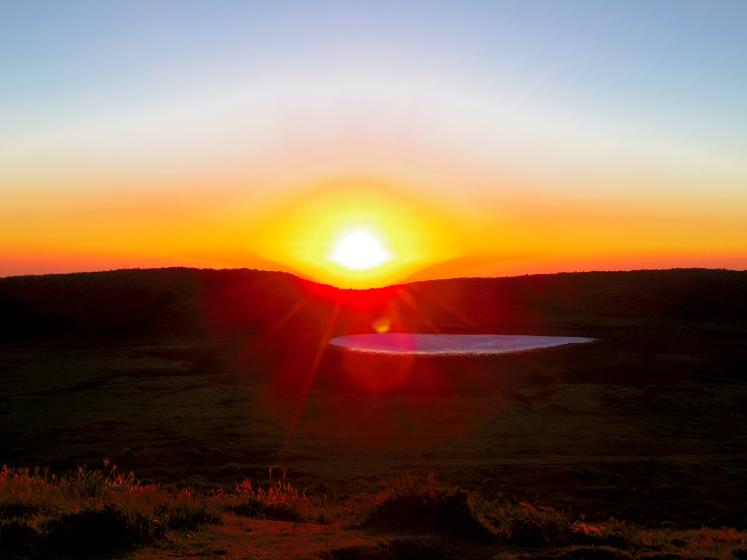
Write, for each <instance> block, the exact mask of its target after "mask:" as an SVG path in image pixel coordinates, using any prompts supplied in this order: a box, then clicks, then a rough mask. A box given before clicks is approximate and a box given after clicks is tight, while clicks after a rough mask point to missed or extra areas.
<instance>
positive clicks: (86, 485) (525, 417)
mask: <svg viewBox="0 0 747 560" xmlns="http://www.w3.org/2000/svg"><path fill="white" fill-rule="evenodd" d="M0 318H1V319H2V320H1V321H0V464H7V465H9V467H8V468H7V469H5V470H4V471H3V473H2V490H1V493H2V496H0V517H1V518H2V522H1V528H2V531H1V532H0V558H2V559H3V560H4V559H5V558H6V557H8V558H14V557H21V558H23V557H31V558H34V557H35V558H45V557H54V556H55V555H56V556H57V557H60V558H77V557H83V556H85V555H88V557H93V558H100V557H104V558H106V557H111V556H112V555H126V556H130V557H133V558H138V559H143V560H144V559H151V558H159V559H160V558H183V557H189V556H192V557H214V556H221V557H224V558H247V557H249V558H255V559H256V558H267V559H270V558H272V559H280V558H287V559H290V558H317V557H321V558H327V559H330V558H332V559H336V560H344V559H376V558H385V559H397V558H414V559H417V558H457V559H461V558H493V557H498V558H500V557H527V558H558V557H560V558H641V557H658V558H660V559H662V560H663V559H665V558H683V557H684V558H695V557H698V558H703V557H713V558H723V559H726V558H730V559H732V558H733V559H734V560H736V559H739V558H744V557H746V556H747V554H746V553H745V552H744V549H745V543H744V531H745V530H747V369H745V367H744V364H745V363H747V344H745V340H747V273H745V272H733V271H713V270H711V271H709V270H674V271H638V272H625V273H583V274H560V275H544V276H529V277H521V278H505V279H460V280H444V281H435V282H421V283H414V284H408V285H404V286H397V287H392V288H385V289H379V290H368V291H362V292H356V291H346V290H337V289H334V288H330V287H327V286H319V285H317V284H313V283H310V282H307V281H304V280H301V279H299V278H296V277H293V276H291V275H288V274H281V273H270V272H258V271H248V270H228V271H209V270H189V269H166V270H130V271H114V272H106V273H92V274H72V275H52V276H41V277H18V278H6V279H0ZM381 324H388V325H389V326H390V328H391V330H392V331H414V332H488V333H502V334H511V333H515V334H538V335H553V334H557V335H569V336H573V335H578V336H588V337H593V338H595V339H597V340H596V342H594V343H591V344H585V345H576V346H568V347H559V348H555V349H550V350H544V351H537V352H528V353H523V354H515V355H505V356H492V357H491V356H483V357H471V358H463V357H462V358H458V357H439V358H427V357H425V358H406V357H396V358H393V357H386V356H371V355H363V354H355V353H348V352H344V351H340V350H335V349H332V348H330V347H328V346H327V340H328V339H329V338H331V337H332V336H335V335H337V334H349V333H365V332H372V330H373V329H374V327H375V326H378V325H381ZM101 457H111V458H112V461H113V462H115V463H116V464H117V465H119V466H120V469H119V470H113V468H112V467H111V466H107V467H106V468H104V469H100V470H97V469H93V470H87V469H84V470H82V471H78V470H77V466H78V465H86V464H87V465H96V464H100V460H101ZM28 465H42V466H45V467H46V466H48V467H49V468H50V469H51V470H50V471H49V472H48V473H47V472H45V471H35V472H34V471H32V472H29V471H23V470H22V469H23V468H24V467H25V466H28ZM268 468H271V469H272V476H271V477H270V476H268V474H269V472H268ZM130 471H133V472H136V473H138V475H139V476H140V477H142V478H141V480H140V481H137V480H135V478H134V477H132V476H131V475H129V474H126V473H129V472H130ZM123 472H124V473H125V474H122V473H123ZM51 473H56V477H53V475H52V474H51ZM64 473H69V474H64ZM403 473H411V474H410V475H408V476H402V475H403ZM429 473H437V478H438V480H435V479H433V478H429ZM279 476H280V478H281V479H282V482H281V483H278V482H277V479H278V477H279ZM246 480H252V481H255V484H249V483H247V482H245V481H246ZM273 480H274V481H273ZM256 481H260V482H259V484H257V483H256ZM393 481H394V482H393ZM297 489H302V491H300V490H297Z"/></svg>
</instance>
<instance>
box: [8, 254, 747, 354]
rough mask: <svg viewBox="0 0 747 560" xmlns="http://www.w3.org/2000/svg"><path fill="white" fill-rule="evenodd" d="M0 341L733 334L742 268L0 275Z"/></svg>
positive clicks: (743, 295) (746, 287)
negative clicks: (435, 276) (403, 276)
mask: <svg viewBox="0 0 747 560" xmlns="http://www.w3.org/2000/svg"><path fill="white" fill-rule="evenodd" d="M0 309H2V312H3V313H2V315H3V321H2V323H1V324H0V335H2V338H3V339H4V340H6V341H8V340H14V339H29V338H32V339H33V338H38V337H50V336H52V337H55V336H81V335H86V336H138V335H148V336H151V335H159V336H170V335H174V336H177V335H184V334H196V335H197V334H205V333H209V332H215V331H217V332H220V333H228V332H262V331H265V330H267V329H283V330H288V331H295V332H297V331H312V330H318V329H319V328H323V327H324V325H326V324H328V322H329V319H330V317H331V315H332V314H333V313H335V314H336V317H337V320H336V321H335V326H334V330H335V332H370V331H371V330H372V327H371V323H372V321H374V320H376V319H377V318H380V317H386V318H387V319H388V321H389V322H390V323H391V328H392V330H414V331H421V332H428V331H450V330H460V331H475V332H480V331H495V330H496V329H501V330H507V331H516V332H519V331H526V330H528V329H531V330H532V332H538V333H539V332H555V331H558V330H569V329H570V330H576V329H586V330H587V331H589V330H591V331H599V330H600V329H601V330H605V329H610V328H616V327H619V326H623V325H624V326H625V327H626V328H667V329H668V328H673V329H680V330H681V329H691V328H721V329H723V328H728V329H729V330H733V329H735V328H739V329H742V328H743V327H744V326H745V324H746V321H747V319H745V318H746V317H747V272H737V271H729V270H704V269H676V270H659V271H649V270H642V271H632V272H582V273H562V274H551V275H532V276H521V277H508V278H459V279H449V280H432V281H423V282H415V283H410V284H404V285H398V286H391V287H387V288H378V289H371V290H343V289H337V288H333V287H331V286H324V285H320V284H316V283H313V282H310V281H308V280H304V279H301V278H299V277H296V276H293V275H291V274H288V273H282V272H269V271H257V270H247V269H235V270H206V269H189V268H166V269H131V270H116V271H110V272H93V273H76V274H60V275H43V276H18V277H10V278H3V279H0Z"/></svg>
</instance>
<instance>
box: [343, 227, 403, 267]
mask: <svg viewBox="0 0 747 560" xmlns="http://www.w3.org/2000/svg"><path fill="white" fill-rule="evenodd" d="M329 260H330V261H332V262H333V263H335V264H338V265H340V266H341V267H343V268H346V269H348V270H368V269H371V268H375V267H377V266H381V265H382V264H385V263H387V262H389V261H390V260H392V254H391V252H390V251H389V250H388V249H387V248H386V246H385V244H384V242H383V241H382V240H381V238H380V237H379V236H378V235H377V234H376V232H373V231H370V230H367V229H354V230H350V231H346V232H344V233H343V234H342V235H340V237H339V238H338V239H337V240H336V241H335V243H334V244H333V246H332V252H331V253H330V255H329Z"/></svg>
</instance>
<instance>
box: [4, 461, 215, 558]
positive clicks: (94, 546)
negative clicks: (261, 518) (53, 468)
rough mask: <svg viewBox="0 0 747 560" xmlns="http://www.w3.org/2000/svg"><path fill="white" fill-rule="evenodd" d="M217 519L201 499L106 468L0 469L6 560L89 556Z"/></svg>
mask: <svg viewBox="0 0 747 560" xmlns="http://www.w3.org/2000/svg"><path fill="white" fill-rule="evenodd" d="M217 520H218V515H217V513H216V512H215V511H214V509H213V508H212V507H211V504H210V503H209V502H207V501H205V500H204V499H203V498H202V497H199V496H194V495H192V493H191V492H190V491H189V490H181V491H178V492H171V491H166V490H164V489H162V488H160V487H158V486H155V485H144V484H141V483H140V482H139V481H138V480H137V479H136V478H135V476H134V475H133V474H132V473H128V474H122V473H120V472H118V470H117V468H116V466H114V465H110V464H109V463H108V461H107V462H105V466H104V468H103V469H86V468H83V467H81V468H79V469H78V470H77V471H75V472H73V473H70V474H65V475H61V476H57V475H54V474H50V473H49V472H48V471H47V470H41V469H34V470H30V469H11V468H8V467H5V466H4V467H3V468H2V470H0V550H3V551H4V552H6V553H8V554H9V555H11V557H12V556H13V555H16V556H27V557H54V556H57V555H59V556H74V557H92V556H97V555H100V554H105V553H107V552H110V551H114V550H117V549H121V548H126V547H128V546H132V545H135V544H138V543H143V542H148V541H151V540H153V539H156V538H159V537H161V536H162V535H163V534H164V533H165V532H166V531H169V530H177V531H186V530H192V529H195V528H196V527H198V526H200V525H202V524H204V523H210V522H215V521H217Z"/></svg>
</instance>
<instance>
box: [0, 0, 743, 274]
mask: <svg viewBox="0 0 747 560" xmlns="http://www.w3.org/2000/svg"><path fill="white" fill-rule="evenodd" d="M745 21H747V3H745V2H742V1H737V2H726V1H703V2H690V1H686V0H682V1H677V2H666V1H654V2H650V1H649V2H636V1H628V2H579V1H571V0H568V1H563V2H550V1H548V2H539V1H523V2H512V1H503V2H501V1H486V2H456V1H454V2H439V1H435V0H434V1H429V2H417V1H414V2H407V3H403V2H387V1H377V2H334V1H324V2H315V1H305V2H282V1H278V2H248V1H245V2H207V1H203V2H195V1H181V2H176V1H174V2H165V1H148V2H139V1H136V0H132V1H127V2H114V1H112V2H94V1H90V2H74V1H65V2H58V1H50V2H44V1H40V0H33V1H29V2H27V1H18V2H15V1H12V0H6V1H4V2H2V3H1V4H0V276H8V275H17V274H39V273H50V272H72V271H83V270H105V269H112V268H129V267H159V266H198V267H217V268H224V267H252V268H263V269H279V270H288V271H291V272H295V273H298V274H301V275H303V276H307V277H310V278H313V279H315V280H320V281H323V282H329V283H333V284H338V285H350V286H354V287H366V286H368V285H377V284H386V283H392V282H399V281H405V280H408V279H423V278H438V277H454V276H476V275H478V276H493V275H516V274H526V273H536V272H557V271H574V270H613V269H636V268H670V267H725V268H735V269H745V268H747V157H746V155H747V101H745V100H747V62H745V61H747V33H745V32H744V22H745ZM361 229H364V230H366V231H367V232H372V233H373V235H374V236H375V237H376V238H377V239H379V240H380V242H381V244H382V246H384V251H385V252H386V254H390V255H392V259H391V261H390V262H388V263H386V264H385V265H382V266H378V267H375V268H374V269H371V270H368V271H365V272H360V271H350V270H343V269H342V268H340V266H339V265H338V264H336V263H335V262H333V260H334V259H330V255H331V254H333V253H334V251H335V250H336V249H335V248H334V247H338V248H339V242H340V238H344V237H345V235H346V232H348V233H349V232H350V231H359V230H361Z"/></svg>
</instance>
